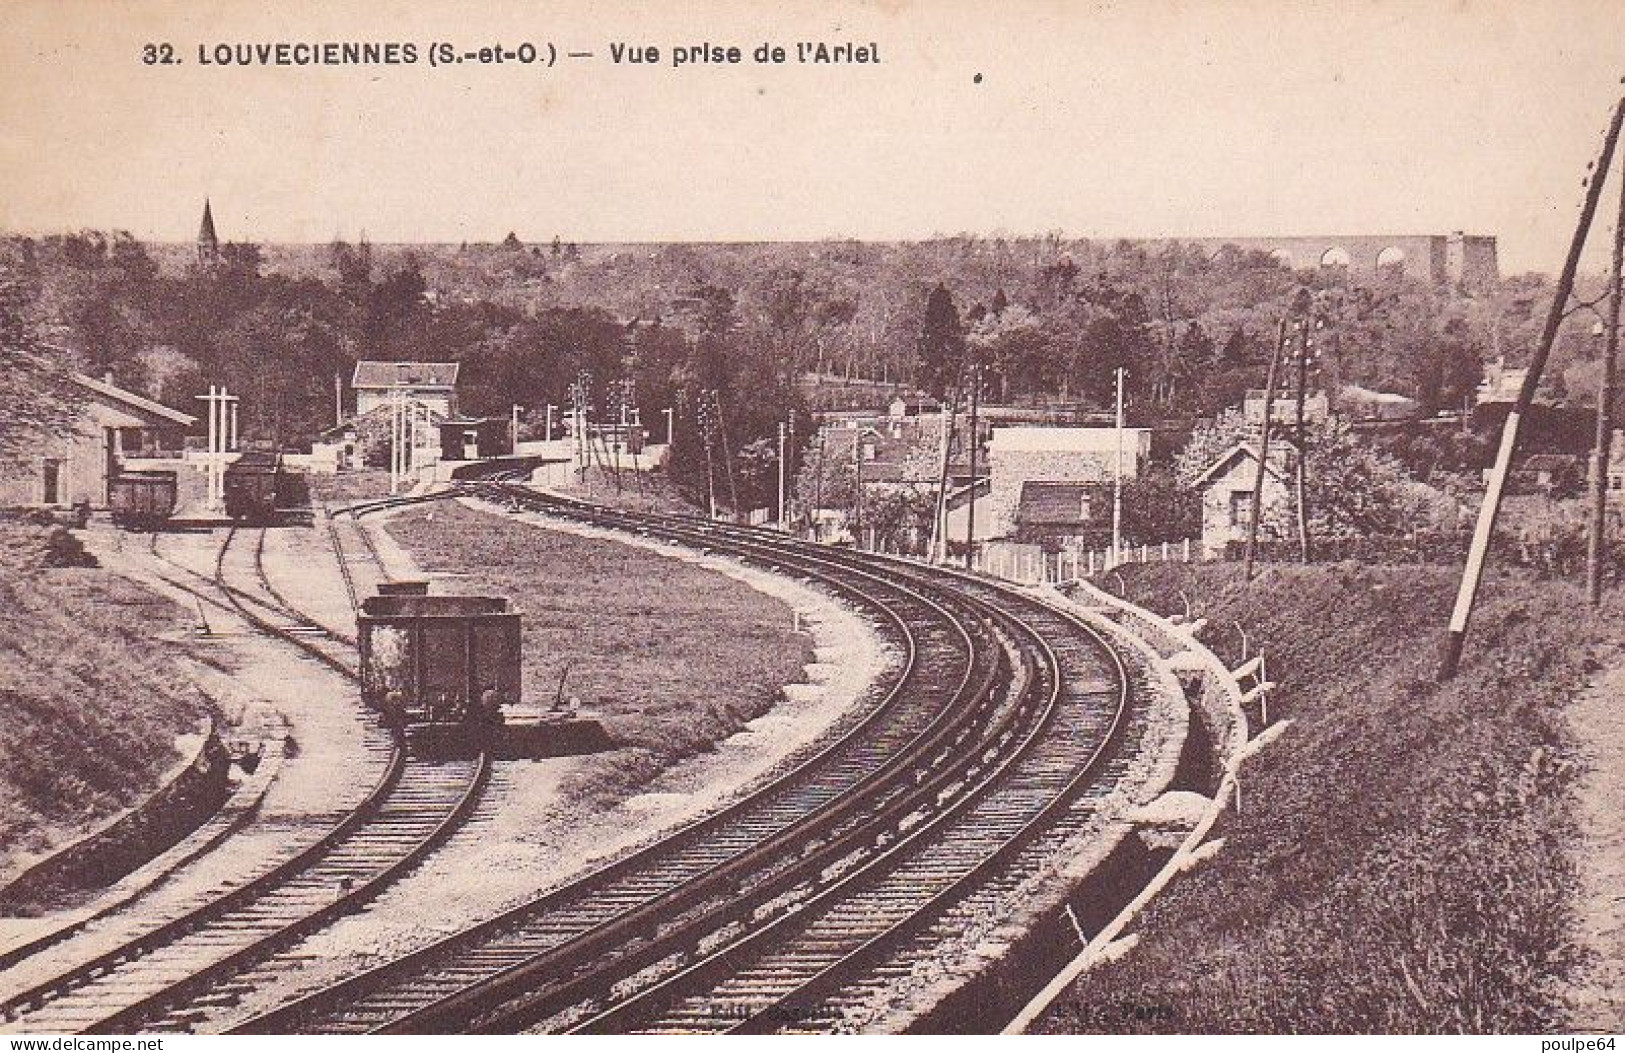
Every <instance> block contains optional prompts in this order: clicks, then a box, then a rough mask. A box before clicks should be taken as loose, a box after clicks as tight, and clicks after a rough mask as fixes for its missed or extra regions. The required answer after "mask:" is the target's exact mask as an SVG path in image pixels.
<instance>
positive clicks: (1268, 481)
mask: <svg viewBox="0 0 1625 1053" xmlns="http://www.w3.org/2000/svg"><path fill="white" fill-rule="evenodd" d="M1282 450H1283V447H1276V449H1275V451H1272V456H1271V457H1270V459H1269V464H1268V465H1267V467H1266V470H1265V472H1264V489H1263V493H1262V501H1261V507H1262V516H1261V517H1260V520H1259V522H1260V525H1261V526H1263V525H1265V524H1268V523H1271V522H1273V521H1275V520H1277V519H1279V518H1280V516H1282V515H1284V514H1287V513H1288V512H1290V511H1291V509H1292V479H1291V467H1290V465H1289V464H1288V463H1287V461H1288V455H1287V454H1286V453H1284V452H1281V451H1282ZM1257 482H1258V449H1257V448H1256V447H1254V446H1253V445H1251V444H1250V443H1245V442H1239V443H1237V444H1236V445H1234V446H1232V447H1230V449H1228V450H1226V451H1225V452H1224V453H1222V454H1220V455H1219V456H1218V457H1217V458H1215V459H1214V461H1213V463H1212V464H1210V465H1208V466H1207V469H1206V470H1204V471H1203V472H1202V474H1201V475H1199V476H1197V477H1196V481H1195V482H1194V483H1193V484H1192V485H1193V486H1194V487H1195V488H1196V489H1197V490H1199V491H1200V492H1201V495H1202V555H1203V557H1204V558H1206V559H1222V558H1224V555H1225V550H1226V548H1227V547H1228V546H1229V544H1230V543H1231V542H1232V541H1241V542H1245V541H1246V540H1247V529H1248V527H1249V525H1250V524H1251V522H1252V515H1253V488H1254V486H1255V485H1256V484H1257ZM1261 533H1263V531H1262V530H1261Z"/></svg>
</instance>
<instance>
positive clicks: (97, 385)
mask: <svg viewBox="0 0 1625 1053" xmlns="http://www.w3.org/2000/svg"><path fill="white" fill-rule="evenodd" d="M73 379H74V382H75V383H77V384H78V385H79V386H81V387H84V388H88V389H89V390H91V391H94V392H95V393H96V394H98V395H101V396H102V397H104V398H108V399H112V400H113V401H115V402H122V403H123V404H124V405H125V406H127V407H130V408H133V409H136V410H139V411H141V412H142V413H145V414H147V415H148V416H152V417H161V418H162V419H164V420H165V421H167V422H169V423H170V424H177V425H181V426H183V427H190V426H192V425H193V424H196V423H197V418H196V417H194V416H192V415H191V414H190V413H182V412H181V411H180V410H177V409H170V408H169V407H168V406H165V405H163V404H162V403H159V402H154V401H152V400H151V399H149V398H146V397H144V396H141V395H137V394H136V393H135V392H133V391H125V390H124V389H123V388H121V387H119V386H118V385H116V384H109V383H108V382H107V381H105V380H97V379H96V378H95V377H87V376H85V375H84V374H83V373H75V374H74V375H73ZM138 415H139V414H138Z"/></svg>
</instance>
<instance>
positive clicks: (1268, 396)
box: [1242, 309, 1291, 581]
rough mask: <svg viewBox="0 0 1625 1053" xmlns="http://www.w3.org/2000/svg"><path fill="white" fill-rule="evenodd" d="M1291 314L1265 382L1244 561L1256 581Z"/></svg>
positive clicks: (1281, 331) (1246, 574)
mask: <svg viewBox="0 0 1625 1053" xmlns="http://www.w3.org/2000/svg"><path fill="white" fill-rule="evenodd" d="M1290 313H1291V311H1290V309H1288V311H1287V312H1286V313H1283V314H1282V315H1281V324H1280V326H1279V328H1277V329H1276V332H1275V353H1274V354H1272V355H1270V369H1269V374H1268V376H1267V377H1266V378H1265V380H1264V423H1263V424H1262V425H1261V426H1260V427H1259V435H1258V473H1257V474H1256V475H1254V476H1253V507H1252V508H1251V509H1250V510H1249V515H1248V522H1247V554H1246V556H1245V558H1244V559H1243V560H1242V578H1243V580H1245V581H1252V580H1253V558H1254V556H1255V555H1256V553H1257V549H1258V518H1259V512H1260V510H1261V508H1260V506H1262V505H1263V503H1264V473H1265V472H1266V471H1267V470H1268V467H1269V461H1270V418H1271V417H1272V416H1273V415H1274V413H1275V374H1276V371H1277V370H1279V369H1280V368H1281V352H1282V351H1283V350H1284V349H1285V347H1286V324H1287V318H1288V316H1289V315H1290Z"/></svg>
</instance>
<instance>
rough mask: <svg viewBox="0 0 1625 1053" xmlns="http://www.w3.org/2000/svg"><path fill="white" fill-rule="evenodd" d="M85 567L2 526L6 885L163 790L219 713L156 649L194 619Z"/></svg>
mask: <svg viewBox="0 0 1625 1053" xmlns="http://www.w3.org/2000/svg"><path fill="white" fill-rule="evenodd" d="M76 557H82V550H80V549H79V546H78V543H77V542H76V541H75V540H73V538H72V537H71V535H69V534H68V533H67V532H66V531H64V530H63V529H62V528H60V527H55V526H47V525H43V524H39V523H33V522H28V521H25V520H20V519H18V518H14V517H9V516H0V881H4V880H5V879H6V878H8V877H10V876H12V872H13V870H14V869H15V868H16V866H17V865H19V863H20V862H21V859H22V857H23V856H26V855H30V854H33V853H38V852H41V851H44V850H46V849H49V848H53V847H55V846H56V845H59V844H61V843H63V842H65V841H67V840H71V839H72V838H73V837H75V836H77V835H79V834H81V833H83V832H84V831H86V830H88V829H89V828H91V827H93V826H94V825H96V823H97V822H98V821H99V820H101V819H103V818H105V817H107V816H108V815H111V814H112V813H114V812H117V811H119V810H121V809H123V808H127V807H129V806H130V805H132V804H135V803H136V802H137V801H139V800H140V799H141V798H142V797H144V796H145V795H146V794H147V793H149V792H151V791H152V790H153V789H155V788H156V784H157V782H158V780H159V778H160V777H161V776H162V775H163V774H164V773H165V772H166V771H167V770H168V769H169V768H170V767H171V766H172V765H173V764H174V763H175V762H176V761H177V760H179V754H178V753H177V752H176V750H175V738H176V736H177V735H182V734H187V733H191V732H194V731H196V730H198V727H199V724H200V721H201V720H202V718H203V717H204V716H205V715H206V714H207V713H208V712H209V710H210V703H209V702H208V700H207V699H206V698H204V697H203V696H202V694H201V693H199V692H198V690H197V689H196V688H195V687H194V686H193V685H192V684H190V683H189V682H188V681H187V680H186V679H185V678H184V677H182V676H180V675H179V674H178V673H177V672H176V671H175V668H174V661H173V655H172V653H170V652H169V650H168V648H167V647H166V646H165V645H163V644H161V643H157V642H155V641H154V639H153V638H154V636H155V635H156V634H158V633H160V632H162V631H163V630H166V629H170V628H173V627H174V626H175V625H176V624H177V623H179V622H181V621H183V620H184V619H185V612H183V611H181V610H180V609H179V608H177V607H175V606H174V605H173V604H171V603H170V602H169V601H168V600H165V599H164V598H162V597H160V596H157V595H155V594H153V593H150V592H148V591H147V590H145V589H142V588H140V587H139V586H136V585H133V584H131V583H130V582H128V581H125V580H124V579H122V578H119V577H117V576H116V575H114V574H112V573H110V572H108V571H105V570H101V569H98V568H95V567H85V566H71V565H70V566H63V565H62V564H64V563H70V564H71V563H73V562H76V561H77V560H76Z"/></svg>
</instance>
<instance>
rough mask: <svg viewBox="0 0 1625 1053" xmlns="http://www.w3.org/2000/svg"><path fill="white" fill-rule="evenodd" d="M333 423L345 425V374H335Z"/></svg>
mask: <svg viewBox="0 0 1625 1053" xmlns="http://www.w3.org/2000/svg"><path fill="white" fill-rule="evenodd" d="M333 423H334V424H335V425H338V424H343V423H344V374H342V373H334V374H333Z"/></svg>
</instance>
